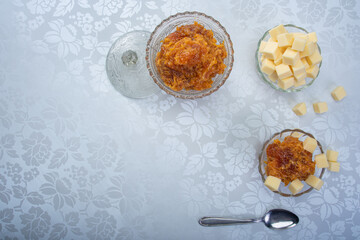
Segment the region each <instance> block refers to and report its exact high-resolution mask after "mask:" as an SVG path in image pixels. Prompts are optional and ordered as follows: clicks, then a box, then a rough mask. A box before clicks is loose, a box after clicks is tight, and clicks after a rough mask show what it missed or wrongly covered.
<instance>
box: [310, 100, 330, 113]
mask: <svg viewBox="0 0 360 240" xmlns="http://www.w3.org/2000/svg"><path fill="white" fill-rule="evenodd" d="M313 108H314V112H316V113H324V112H327V111H328V105H327V103H326V102H317V103H313Z"/></svg>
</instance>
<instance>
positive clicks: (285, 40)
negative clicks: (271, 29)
mask: <svg viewBox="0 0 360 240" xmlns="http://www.w3.org/2000/svg"><path fill="white" fill-rule="evenodd" d="M277 40H278V43H279V47H289V46H291V45H292V43H293V41H294V37H293V35H292V34H291V33H282V34H279V35H278V36H277Z"/></svg>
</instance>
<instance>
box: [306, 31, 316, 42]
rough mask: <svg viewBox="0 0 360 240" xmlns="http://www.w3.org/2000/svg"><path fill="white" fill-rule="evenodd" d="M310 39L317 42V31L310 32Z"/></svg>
mask: <svg viewBox="0 0 360 240" xmlns="http://www.w3.org/2000/svg"><path fill="white" fill-rule="evenodd" d="M308 39H309V40H310V41H312V42H314V43H316V42H317V36H316V33H315V32H311V33H308Z"/></svg>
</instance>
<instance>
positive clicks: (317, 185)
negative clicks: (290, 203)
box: [305, 175, 324, 190]
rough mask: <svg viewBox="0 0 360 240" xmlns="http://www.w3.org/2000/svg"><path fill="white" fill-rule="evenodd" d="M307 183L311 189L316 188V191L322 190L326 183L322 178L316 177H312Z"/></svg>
mask: <svg viewBox="0 0 360 240" xmlns="http://www.w3.org/2000/svg"><path fill="white" fill-rule="evenodd" d="M305 182H306V183H307V184H309V185H310V186H311V187H313V188H315V189H316V190H320V188H321V187H322V185H323V184H324V181H323V180H321V179H320V178H317V177H315V176H314V175H310V176H309V177H308V178H307V179H306V180H305Z"/></svg>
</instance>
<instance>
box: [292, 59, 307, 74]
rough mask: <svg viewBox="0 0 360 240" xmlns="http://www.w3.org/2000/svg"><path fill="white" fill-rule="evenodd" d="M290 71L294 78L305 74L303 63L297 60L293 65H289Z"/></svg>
mask: <svg viewBox="0 0 360 240" xmlns="http://www.w3.org/2000/svg"><path fill="white" fill-rule="evenodd" d="M291 69H292V72H293V74H294V76H295V77H296V78H298V77H300V76H301V75H303V74H305V75H306V69H305V65H304V64H303V63H302V61H298V62H297V63H295V65H294V66H291Z"/></svg>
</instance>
